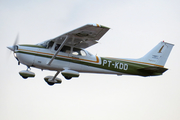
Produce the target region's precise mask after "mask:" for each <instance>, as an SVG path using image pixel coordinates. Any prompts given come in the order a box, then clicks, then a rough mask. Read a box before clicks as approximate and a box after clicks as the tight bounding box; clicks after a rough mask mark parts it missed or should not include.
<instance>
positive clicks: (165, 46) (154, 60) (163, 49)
mask: <svg viewBox="0 0 180 120" xmlns="http://www.w3.org/2000/svg"><path fill="white" fill-rule="evenodd" d="M173 46H174V45H173V44H171V43H167V42H164V41H162V42H160V43H159V44H158V45H156V46H155V47H154V48H153V49H152V50H151V51H149V52H148V53H147V54H146V55H145V56H143V57H142V58H140V59H139V60H140V61H141V62H146V63H151V64H156V65H159V66H161V67H163V66H164V65H165V63H166V61H167V59H168V56H169V54H170V52H171V50H172V48H173Z"/></svg>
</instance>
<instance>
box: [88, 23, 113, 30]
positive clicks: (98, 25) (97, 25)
mask: <svg viewBox="0 0 180 120" xmlns="http://www.w3.org/2000/svg"><path fill="white" fill-rule="evenodd" d="M88 25H92V26H96V27H101V28H106V29H110V28H109V27H106V26H104V25H100V24H96V23H90V24H88Z"/></svg>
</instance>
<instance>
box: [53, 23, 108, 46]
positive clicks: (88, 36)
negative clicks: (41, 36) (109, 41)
mask: <svg viewBox="0 0 180 120" xmlns="http://www.w3.org/2000/svg"><path fill="white" fill-rule="evenodd" d="M109 29H110V28H108V27H105V26H102V25H99V24H87V25H84V26H82V27H80V28H77V29H75V30H72V31H70V32H67V33H65V34H62V35H60V36H58V37H56V38H54V39H51V41H54V42H56V43H58V44H61V43H63V42H64V41H65V43H64V45H67V46H74V47H76V48H83V49H84V48H87V47H89V46H92V45H94V44H96V43H98V40H99V39H100V38H101V37H102V36H103V35H104V34H105V33H106V32H107V31H108V30H109Z"/></svg>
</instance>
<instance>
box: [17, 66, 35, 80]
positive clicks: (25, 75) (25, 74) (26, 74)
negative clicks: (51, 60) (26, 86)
mask: <svg viewBox="0 0 180 120" xmlns="http://www.w3.org/2000/svg"><path fill="white" fill-rule="evenodd" d="M19 75H20V76H21V77H22V78H24V79H27V78H28V77H35V73H34V72H31V71H30V67H27V69H26V70H21V71H20V72H19Z"/></svg>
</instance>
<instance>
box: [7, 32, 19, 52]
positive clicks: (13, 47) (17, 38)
mask: <svg viewBox="0 0 180 120" xmlns="http://www.w3.org/2000/svg"><path fill="white" fill-rule="evenodd" d="M18 41H19V34H18V35H17V37H16V39H15V41H14V44H13V46H8V47H7V48H8V49H9V50H11V51H13V52H15V50H16V47H17V45H16V44H17V43H18Z"/></svg>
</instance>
